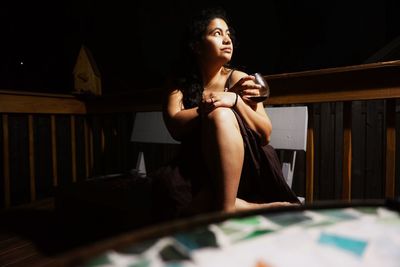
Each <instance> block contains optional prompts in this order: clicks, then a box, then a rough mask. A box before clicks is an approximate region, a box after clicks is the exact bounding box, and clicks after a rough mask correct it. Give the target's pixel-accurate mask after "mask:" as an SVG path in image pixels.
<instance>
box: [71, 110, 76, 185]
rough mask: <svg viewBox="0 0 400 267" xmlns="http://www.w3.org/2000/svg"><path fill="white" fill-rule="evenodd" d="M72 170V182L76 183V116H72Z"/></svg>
mask: <svg viewBox="0 0 400 267" xmlns="http://www.w3.org/2000/svg"><path fill="white" fill-rule="evenodd" d="M71 168H72V182H74V183H75V182H76V175H77V174H76V137H75V116H74V115H71Z"/></svg>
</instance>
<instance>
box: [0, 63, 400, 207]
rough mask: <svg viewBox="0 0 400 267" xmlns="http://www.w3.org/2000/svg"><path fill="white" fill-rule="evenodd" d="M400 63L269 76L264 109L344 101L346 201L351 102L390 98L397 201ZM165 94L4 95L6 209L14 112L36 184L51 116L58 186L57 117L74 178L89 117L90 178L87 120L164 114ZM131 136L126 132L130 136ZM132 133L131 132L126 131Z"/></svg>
mask: <svg viewBox="0 0 400 267" xmlns="http://www.w3.org/2000/svg"><path fill="white" fill-rule="evenodd" d="M399 73H400V61H390V62H380V63H370V64H363V65H356V66H346V67H338V68H328V69H320V70H311V71H303V72H294V73H284V74H275V75H266V76H265V78H266V80H267V81H268V83H269V86H270V89H271V97H270V98H269V99H268V100H267V101H266V102H264V104H265V105H291V104H307V103H323V102H336V101H343V102H344V104H343V109H344V111H345V114H347V116H346V117H345V118H343V179H342V182H343V191H342V198H343V199H347V200H350V199H351V167H352V132H351V125H352V118H351V103H352V102H351V101H356V100H372V99H386V105H385V107H386V110H385V111H386V116H385V125H386V140H385V144H386V148H385V150H386V153H385V158H386V159H385V160H386V163H385V164H386V166H385V185H386V189H385V196H386V197H394V194H395V191H394V188H395V162H396V160H395V154H396V151H395V147H396V129H395V111H396V105H395V99H396V98H399V97H400V75H399ZM163 98H164V91H163V89H161V88H154V89H145V90H132V92H129V93H124V94H123V93H119V94H118V95H112V94H108V95H103V96H100V97H94V96H93V97H90V96H84V95H58V94H46V93H31V92H15V91H6V90H2V91H0V113H1V114H2V117H1V118H2V130H3V134H2V138H3V166H4V170H3V176H4V177H5V178H4V183H3V184H4V188H5V191H6V192H5V194H4V195H5V198H6V201H5V203H6V206H7V205H9V199H10V196H9V194H10V192H9V187H10V180H9V179H10V169H9V168H8V164H9V163H10V158H9V151H8V147H9V145H10V143H9V138H10V136H9V133H8V123H9V115H10V114H14V113H23V114H27V115H28V116H29V117H28V132H29V133H28V136H29V150H30V152H29V166H30V179H31V183H34V178H35V177H34V176H35V172H34V166H35V165H34V161H35V159H34V151H35V147H34V139H33V131H34V130H33V128H34V125H33V117H32V116H36V115H37V114H48V115H50V116H51V142H52V144H53V146H54V147H53V148H52V160H53V162H52V171H53V176H54V177H53V179H54V183H53V184H54V185H57V183H58V180H57V179H58V178H57V175H58V174H57V148H56V147H55V145H56V144H57V140H56V138H57V136H56V127H55V125H56V115H67V116H69V117H70V123H71V124H70V129H71V132H72V133H73V134H72V136H71V140H70V142H71V151H72V166H71V167H72V170H71V173H72V176H73V179H74V180H76V176H77V170H76V168H77V166H76V164H75V163H76V161H77V153H78V152H77V149H76V142H77V140H76V139H75V135H76V134H77V133H76V131H78V130H77V129H76V128H75V124H76V118H75V116H77V115H79V116H84V117H85V121H84V135H85V136H84V137H83V140H84V146H85V149H84V153H85V155H84V156H83V158H85V159H86V164H87V166H86V175H87V176H88V175H89V173H90V172H89V169H90V168H91V167H92V165H93V161H94V159H93V158H94V155H93V153H94V150H93V149H94V148H93V147H94V145H93V132H92V131H93V129H91V128H90V127H91V125H89V124H88V121H87V120H88V116H100V115H102V114H120V113H131V112H137V111H152V110H154V111H156V110H157V111H159V110H161V105H162V101H163ZM101 131H102V132H101V133H100V135H101V136H100V138H101V143H102V147H101V149H100V150H101V151H104V142H105V140H104V138H105V137H104V129H102V130H101ZM125 134H126V133H125ZM127 134H129V133H127ZM314 138H315V134H314V128H313V117H312V114H309V130H308V142H307V145H308V147H307V160H306V162H307V164H306V165H307V167H306V172H307V180H306V200H307V201H308V202H312V201H313V195H314V188H313V185H314V143H315V142H314ZM30 191H31V198H33V199H34V198H35V188H34V186H33V185H31V189H30Z"/></svg>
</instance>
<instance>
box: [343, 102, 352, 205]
mask: <svg viewBox="0 0 400 267" xmlns="http://www.w3.org/2000/svg"><path fill="white" fill-rule="evenodd" d="M351 106H352V102H351V101H348V102H344V103H343V175H342V177H343V189H342V199H343V200H351V161H352V151H351V150H352V141H351V138H352V135H351V122H352V110H351Z"/></svg>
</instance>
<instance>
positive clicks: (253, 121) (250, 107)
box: [230, 71, 272, 144]
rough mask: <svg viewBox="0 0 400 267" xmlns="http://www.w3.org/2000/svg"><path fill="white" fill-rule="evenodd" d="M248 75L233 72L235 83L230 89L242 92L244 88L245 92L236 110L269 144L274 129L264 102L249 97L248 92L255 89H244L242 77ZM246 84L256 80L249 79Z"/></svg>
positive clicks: (265, 142)
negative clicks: (255, 101) (254, 100)
mask: <svg viewBox="0 0 400 267" xmlns="http://www.w3.org/2000/svg"><path fill="white" fill-rule="evenodd" d="M246 76H248V75H247V74H246V73H244V72H241V71H235V73H233V74H232V81H233V83H234V84H235V85H234V86H233V87H232V88H231V89H230V91H233V92H236V93H240V92H241V90H242V92H243V93H244V94H241V96H242V97H239V99H238V102H237V104H236V107H235V110H236V111H237V112H238V113H240V114H241V115H242V117H243V119H244V120H245V121H246V123H247V124H248V125H249V127H250V128H251V129H253V130H254V131H256V132H257V133H258V134H259V135H260V136H261V139H262V141H263V143H264V144H268V143H269V140H270V135H271V131H272V124H271V121H270V119H269V118H268V116H267V114H266V113H265V110H264V105H263V103H262V102H260V103H254V102H251V101H250V100H249V99H248V98H247V94H246V92H251V91H254V89H245V90H244V91H243V89H242V88H243V86H242V85H241V84H242V83H241V79H242V78H243V77H246ZM245 84H254V82H253V81H252V80H247V81H246V82H244V83H243V85H245Z"/></svg>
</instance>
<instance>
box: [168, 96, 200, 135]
mask: <svg viewBox="0 0 400 267" xmlns="http://www.w3.org/2000/svg"><path fill="white" fill-rule="evenodd" d="M182 98H183V94H182V92H181V91H180V90H178V89H175V90H172V91H171V92H170V93H169V94H168V96H167V101H166V104H165V105H164V110H163V115H164V121H165V124H166V126H167V129H168V131H169V132H170V134H171V136H172V137H173V138H174V139H176V140H182V138H183V136H185V135H186V134H188V133H190V132H191V131H192V130H193V129H194V128H195V127H197V125H198V124H199V110H198V108H197V107H195V108H190V109H185V108H184V106H183V103H182Z"/></svg>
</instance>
